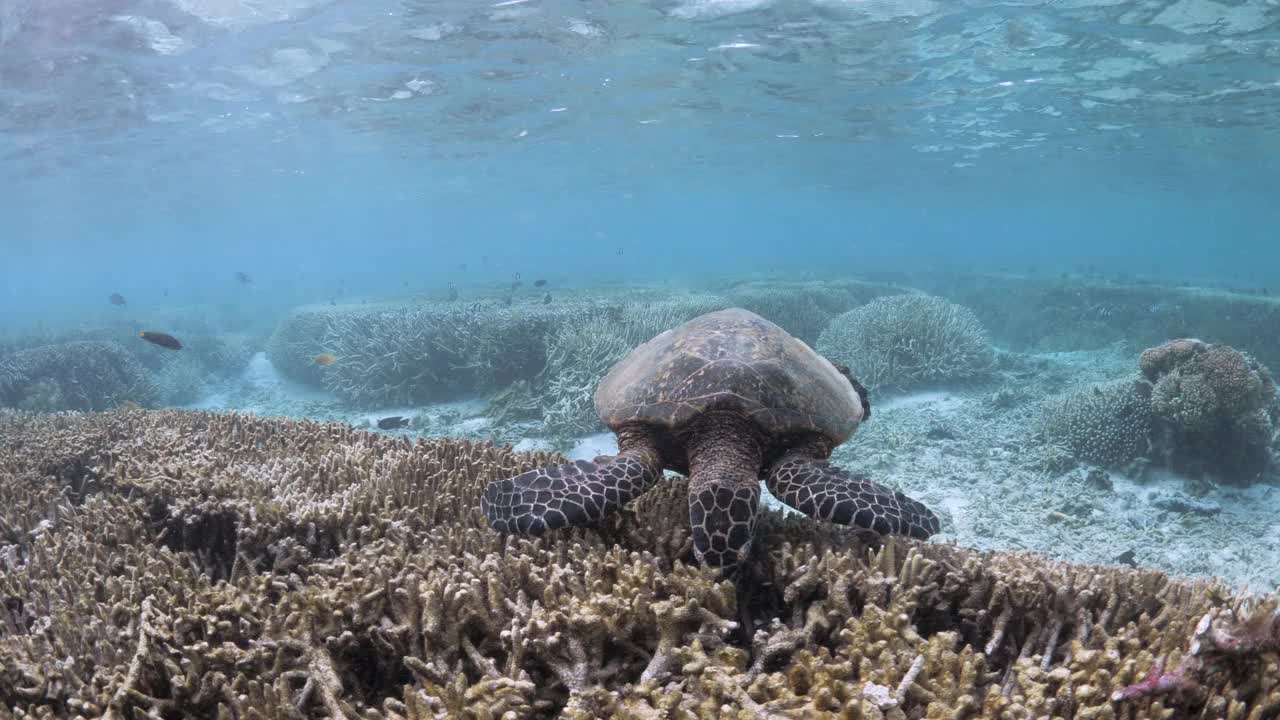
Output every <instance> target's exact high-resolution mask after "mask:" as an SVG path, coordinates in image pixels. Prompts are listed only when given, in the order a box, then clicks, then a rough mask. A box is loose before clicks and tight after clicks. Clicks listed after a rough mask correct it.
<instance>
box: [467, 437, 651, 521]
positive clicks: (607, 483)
mask: <svg viewBox="0 0 1280 720" xmlns="http://www.w3.org/2000/svg"><path fill="white" fill-rule="evenodd" d="M660 477H662V467H661V466H660V465H658V464H657V463H656V462H654V458H653V456H652V455H651V454H647V453H642V452H635V451H631V452H623V453H621V454H619V455H615V456H613V457H600V458H596V459H595V461H593V462H588V461H586V460H578V461H576V462H571V463H566V464H564V465H554V466H552V467H545V468H538V469H537V470H530V471H529V472H526V473H521V474H520V475H517V476H515V477H513V478H507V479H505V480H495V481H493V482H491V483H489V487H487V488H485V491H484V497H482V498H480V511H481V512H483V513H484V514H485V516H486V517H487V518H489V524H490V525H491V526H493V529H494V530H499V531H501V532H512V533H525V534H529V535H536V534H538V533H541V532H543V531H545V530H552V529H555V528H562V527H568V526H571V525H587V524H590V523H592V522H595V521H596V520H599V519H600V518H602V517H604V516H605V515H608V514H609V513H612V512H616V511H618V510H619V509H621V508H622V506H623V505H626V504H627V503H628V502H630V501H631V500H633V499H635V498H637V497H639V496H640V495H641V494H642V493H644V491H646V490H648V489H649V488H651V487H653V485H654V483H656V482H657V481H658V478H660Z"/></svg>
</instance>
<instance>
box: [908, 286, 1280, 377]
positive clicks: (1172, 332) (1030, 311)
mask: <svg viewBox="0 0 1280 720" xmlns="http://www.w3.org/2000/svg"><path fill="white" fill-rule="evenodd" d="M913 280H914V282H913V285H914V286H916V287H919V288H921V289H925V290H927V291H929V292H932V293H934V294H936V295H940V296H943V297H946V298H947V299H949V300H951V301H952V302H957V303H960V304H962V305H964V306H966V307H969V308H971V309H973V311H974V312H975V313H977V315H978V317H979V318H980V319H981V320H982V323H983V325H984V326H985V327H987V329H988V330H990V331H991V333H992V336H993V337H994V338H995V339H996V340H997V341H998V342H999V343H1000V345H1001V346H1003V347H1008V348H1011V349H1017V350H1028V351H1078V350H1083V349H1099V348H1103V347H1105V346H1108V345H1110V344H1112V343H1116V342H1122V343H1125V344H1126V346H1127V347H1128V348H1129V349H1130V350H1132V351H1133V352H1138V351H1141V350H1142V349H1143V348H1147V347H1152V346H1154V345H1158V344H1160V343H1163V342H1165V341H1166V340H1168V339H1169V338H1177V337H1199V338H1202V339H1204V340H1206V341H1210V342H1215V343H1223V344H1226V345H1230V346H1232V347H1236V348H1240V349H1245V350H1248V352H1249V353H1250V354H1252V355H1253V356H1255V357H1257V358H1258V359H1259V360H1261V361H1262V362H1264V363H1265V364H1267V365H1269V366H1270V367H1277V366H1280V334H1277V333H1275V332H1274V331H1273V330H1272V329H1273V328H1275V327H1277V326H1278V325H1280V296H1277V295H1276V294H1274V293H1269V294H1259V293H1256V292H1245V291H1230V290H1226V289H1215V288H1201V287H1192V286H1189V284H1188V283H1170V282H1168V281H1167V280H1164V281H1150V280H1147V281H1144V280H1142V279H1139V278H1133V277H1112V278H1103V277H1099V276H1096V275H1094V276H1080V275H1063V276H1061V277H1059V276H1049V275H1046V274H1029V275H1024V276H1016V275H994V274H973V275H955V274H951V273H945V274H937V275H932V276H919V277H916V278H913Z"/></svg>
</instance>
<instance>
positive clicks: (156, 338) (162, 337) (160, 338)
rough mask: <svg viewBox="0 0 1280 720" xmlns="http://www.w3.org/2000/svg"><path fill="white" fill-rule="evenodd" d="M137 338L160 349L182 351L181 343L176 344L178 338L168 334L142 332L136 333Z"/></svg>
mask: <svg viewBox="0 0 1280 720" xmlns="http://www.w3.org/2000/svg"><path fill="white" fill-rule="evenodd" d="M138 337H140V338H142V339H143V340H146V341H147V342H149V343H153V344H156V345H159V346H160V347H162V348H169V349H170V350H181V349H182V343H180V342H178V338H176V337H174V336H172V335H170V334H169V333H162V332H149V331H147V330H143V331H142V332H139V333H138Z"/></svg>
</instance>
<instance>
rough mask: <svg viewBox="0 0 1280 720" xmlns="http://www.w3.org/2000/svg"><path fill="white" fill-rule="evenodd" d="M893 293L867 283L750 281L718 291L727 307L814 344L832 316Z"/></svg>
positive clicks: (890, 289) (889, 289)
mask: <svg viewBox="0 0 1280 720" xmlns="http://www.w3.org/2000/svg"><path fill="white" fill-rule="evenodd" d="M895 292H901V291H900V290H896V289H893V288H889V287H887V286H881V285H873V284H870V283H833V282H768V283H763V282H752V283H743V284H740V285H735V286H732V287H729V288H725V289H724V290H723V291H722V293H721V294H722V295H723V296H724V298H725V300H727V301H728V303H729V305H730V306H732V307H740V308H743V309H746V310H750V311H751V312H753V313H756V314H757V315H760V316H761V317H763V318H765V319H767V320H770V321H772V322H773V323H775V324H777V325H778V326H779V327H781V328H782V329H783V330H786V331H787V332H788V333H790V334H792V335H794V336H796V337H798V338H800V339H801V340H803V341H805V342H806V343H808V344H809V345H810V346H813V345H816V344H817V342H818V337H819V336H820V335H821V334H822V331H823V330H825V329H826V328H827V325H828V324H829V323H830V322H831V319H832V318H834V317H835V316H837V315H839V314H840V313H843V312H847V311H849V310H852V309H853V308H855V307H857V306H859V305H862V304H863V303H866V302H868V301H869V300H871V299H873V298H876V297H880V296H882V295H888V294H893V293H895Z"/></svg>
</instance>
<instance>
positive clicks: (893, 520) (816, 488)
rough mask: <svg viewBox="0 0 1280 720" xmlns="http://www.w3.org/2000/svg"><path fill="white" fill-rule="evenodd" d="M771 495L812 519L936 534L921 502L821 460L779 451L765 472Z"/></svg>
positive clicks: (930, 515) (935, 520)
mask: <svg viewBox="0 0 1280 720" xmlns="http://www.w3.org/2000/svg"><path fill="white" fill-rule="evenodd" d="M765 484H766V486H768V488H769V492H771V493H773V495H774V497H776V498H778V499H779V500H781V501H782V502H784V503H786V504H787V505H790V506H791V507H793V508H795V509H796V510H799V511H800V512H802V513H804V514H805V515H808V516H809V517H811V518H814V519H817V520H826V521H827V522H833V523H837V524H840V525H852V526H855V527H861V528H867V529H870V530H874V531H876V532H878V533H880V534H881V535H889V534H896V535H910V536H911V537H914V538H919V539H921V540H923V539H925V538H927V537H929V536H930V535H932V534H934V533H936V532H938V528H939V527H940V525H939V523H938V518H937V516H936V515H934V514H933V512H932V511H930V510H929V508H927V507H925V506H924V505H923V504H922V503H920V502H917V501H915V500H912V499H911V498H909V497H907V496H906V495H903V494H902V493H900V492H898V491H896V490H890V489H889V488H887V487H885V486H883V485H881V484H879V483H875V482H872V481H871V480H869V479H867V478H866V477H864V476H862V475H855V474H853V473H850V472H848V471H846V470H842V469H841V468H839V467H836V466H835V465H832V464H831V463H829V462H827V461H826V460H821V459H816V458H813V457H808V456H805V455H802V454H789V455H784V456H783V457H782V458H781V459H779V460H778V461H777V462H776V463H774V464H773V467H771V468H769V473H768V475H766V476H765Z"/></svg>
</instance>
